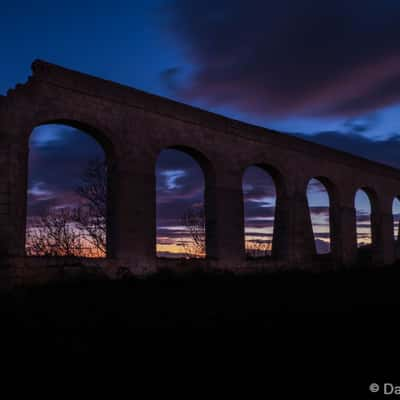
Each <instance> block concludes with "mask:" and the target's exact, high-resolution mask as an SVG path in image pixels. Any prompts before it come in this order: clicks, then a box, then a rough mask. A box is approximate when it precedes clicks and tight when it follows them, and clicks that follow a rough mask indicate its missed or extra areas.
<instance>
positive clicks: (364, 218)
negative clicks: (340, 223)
mask: <svg viewBox="0 0 400 400" xmlns="http://www.w3.org/2000/svg"><path fill="white" fill-rule="evenodd" d="M371 204H372V203H371V199H370V196H369V195H368V193H367V192H366V191H365V190H364V189H359V190H357V192H356V195H355V198H354V207H355V210H356V232H357V248H359V249H361V248H362V249H369V248H371V246H372V228H371Z"/></svg>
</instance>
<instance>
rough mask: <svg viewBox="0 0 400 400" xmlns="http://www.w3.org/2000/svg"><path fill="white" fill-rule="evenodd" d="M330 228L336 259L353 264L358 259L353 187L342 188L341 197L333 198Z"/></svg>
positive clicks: (332, 247)
mask: <svg viewBox="0 0 400 400" xmlns="http://www.w3.org/2000/svg"><path fill="white" fill-rule="evenodd" d="M331 202H332V203H331V206H330V229H331V249H332V256H333V259H334V261H335V262H336V263H337V264H340V265H351V264H354V263H355V262H356V260H357V231H356V210H355V208H354V194H353V191H352V189H347V190H346V189H342V193H341V195H340V199H339V198H333V199H331Z"/></svg>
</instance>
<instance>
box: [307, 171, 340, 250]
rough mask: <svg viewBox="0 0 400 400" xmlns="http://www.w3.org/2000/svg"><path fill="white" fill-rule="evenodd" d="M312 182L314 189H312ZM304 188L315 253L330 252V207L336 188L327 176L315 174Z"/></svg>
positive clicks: (331, 224) (331, 229) (331, 230)
mask: <svg viewBox="0 0 400 400" xmlns="http://www.w3.org/2000/svg"><path fill="white" fill-rule="evenodd" d="M313 184H314V185H315V187H316V190H313V189H312V185H313ZM306 190H307V204H308V208H309V213H310V219H311V226H312V230H313V235H314V242H315V250H316V253H317V254H326V253H331V252H332V247H333V246H332V244H333V243H332V242H333V240H332V236H333V235H332V232H333V223H332V222H333V221H332V211H331V208H332V201H333V198H336V197H337V196H336V188H335V186H334V184H333V183H332V182H331V181H330V180H329V179H328V178H326V177H324V176H317V177H313V178H311V179H309V181H308V184H307V189H306ZM326 222H327V223H326Z"/></svg>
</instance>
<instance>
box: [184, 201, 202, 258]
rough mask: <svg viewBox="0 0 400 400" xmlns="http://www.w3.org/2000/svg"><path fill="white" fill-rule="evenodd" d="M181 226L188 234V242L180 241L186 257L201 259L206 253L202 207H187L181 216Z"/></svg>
mask: <svg viewBox="0 0 400 400" xmlns="http://www.w3.org/2000/svg"><path fill="white" fill-rule="evenodd" d="M182 225H183V226H184V228H185V230H186V232H187V233H188V234H189V237H190V241H185V240H182V241H181V242H179V244H180V245H181V246H182V247H183V248H184V250H185V253H186V256H187V257H201V256H204V255H205V253H206V232H205V216H204V208H203V207H195V206H192V207H189V208H188V209H187V210H186V211H185V212H184V213H183V215H182Z"/></svg>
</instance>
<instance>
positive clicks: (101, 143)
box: [23, 118, 117, 257]
mask: <svg viewBox="0 0 400 400" xmlns="http://www.w3.org/2000/svg"><path fill="white" fill-rule="evenodd" d="M40 121H41V122H37V123H35V124H33V125H32V126H31V129H30V130H29V132H28V133H29V134H28V135H27V137H26V146H27V147H28V149H29V146H30V139H31V137H32V133H33V132H34V130H35V129H40V128H42V127H44V126H62V127H67V128H74V129H76V130H78V131H79V135H81V134H82V135H87V136H88V137H90V139H91V140H93V142H94V143H96V145H97V146H98V147H99V148H100V149H101V150H102V152H103V153H104V161H105V163H106V172H105V173H106V174H107V176H106V190H107V192H106V194H105V195H106V199H105V202H106V216H105V218H106V228H105V229H106V238H105V240H106V249H105V255H106V256H107V257H112V256H113V253H114V238H113V236H114V231H115V229H116V228H115V221H114V214H113V210H114V201H115V187H114V186H115V184H114V182H115V179H114V176H115V175H116V169H117V168H116V156H115V148H114V145H113V144H112V142H111V140H109V137H110V134H106V133H103V131H102V130H99V129H97V128H95V127H94V126H92V125H90V124H87V123H85V122H81V121H78V120H73V119H64V118H54V119H41V120H40ZM88 161H89V160H88ZM25 162H26V168H25V170H26V175H25V193H27V190H28V174H29V151H27V152H26V161H25ZM23 209H24V215H25V218H24V219H23V221H24V222H23V223H24V226H23V228H24V232H25V231H26V230H27V225H26V221H27V216H28V215H27V196H25V197H24V205H23Z"/></svg>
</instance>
